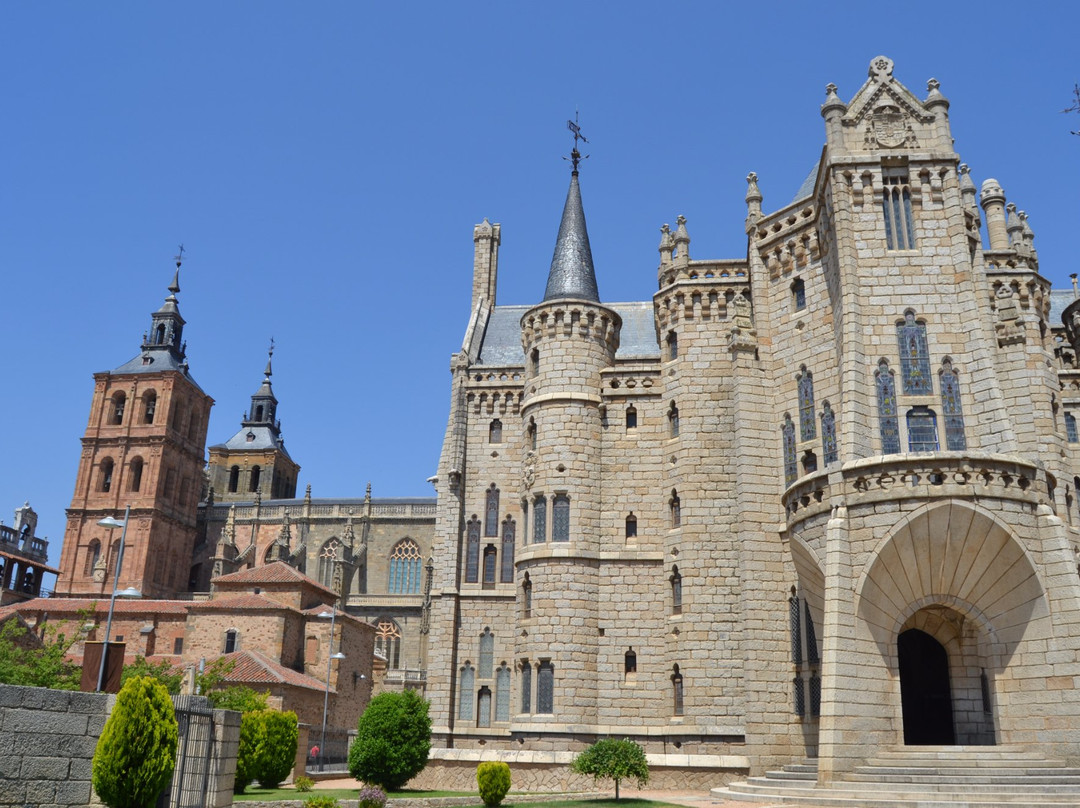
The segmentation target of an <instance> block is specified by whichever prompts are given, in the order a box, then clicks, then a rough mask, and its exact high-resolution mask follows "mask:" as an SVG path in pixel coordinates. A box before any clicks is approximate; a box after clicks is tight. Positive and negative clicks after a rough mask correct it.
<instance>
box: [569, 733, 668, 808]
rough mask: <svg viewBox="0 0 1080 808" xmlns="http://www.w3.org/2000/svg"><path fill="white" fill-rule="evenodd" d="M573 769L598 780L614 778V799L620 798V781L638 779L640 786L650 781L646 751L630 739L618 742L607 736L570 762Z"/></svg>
mask: <svg viewBox="0 0 1080 808" xmlns="http://www.w3.org/2000/svg"><path fill="white" fill-rule="evenodd" d="M570 770H571V771H573V772H576V773H577V774H588V775H592V776H593V777H595V778H596V779H597V780H599V779H601V778H604V779H609V778H610V779H612V780H614V781H615V799H616V800H618V799H619V781H620V780H624V779H632V780H637V784H638V788H642V787H643V786H644V785H645V784H646V783H648V782H649V764H648V762H646V760H645V750H644V749H642V748H641V747H640V746H638V745H637V744H636V743H634V742H633V741H631V740H629V739H624V740H621V741H617V740H615V739H614V738H605V739H604V740H602V741H597V742H596V743H594V744H593V745H592V746H590V747H589V748H588V749H586V750H585V751H584V752H582V753H581V754H580V755H578V756H577V757H576V758H574V762H573V763H571V764H570Z"/></svg>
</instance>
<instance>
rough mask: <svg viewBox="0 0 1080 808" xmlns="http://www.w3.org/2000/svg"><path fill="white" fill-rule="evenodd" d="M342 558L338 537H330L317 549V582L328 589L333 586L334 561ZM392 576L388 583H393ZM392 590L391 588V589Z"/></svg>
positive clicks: (392, 562)
mask: <svg viewBox="0 0 1080 808" xmlns="http://www.w3.org/2000/svg"><path fill="white" fill-rule="evenodd" d="M341 558H343V555H342V547H341V542H340V541H338V539H337V538H336V537H335V538H331V539H329V540H327V542H326V543H325V544H324V545H323V546H322V549H321V550H319V583H321V584H322V585H323V586H325V587H327V588H328V589H330V588H333V585H334V562H335V561H338V560H339V559H341ZM393 564H394V560H393V556H391V560H390V565H391V567H392V566H393ZM393 579H394V576H393V573H391V576H390V584H391V586H393V585H394V580H393ZM391 591H393V590H391Z"/></svg>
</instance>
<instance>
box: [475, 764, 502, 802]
mask: <svg viewBox="0 0 1080 808" xmlns="http://www.w3.org/2000/svg"><path fill="white" fill-rule="evenodd" d="M476 784H477V786H479V787H480V799H482V800H483V801H484V805H486V806H488V808H495V806H496V805H498V804H499V803H501V802H502V801H503V797H505V796H506V792H508V791H509V790H510V767H509V766H508V765H506V764H505V763H503V762H502V761H501V760H489V761H487V762H485V763H481V764H480V765H479V766H477V767H476Z"/></svg>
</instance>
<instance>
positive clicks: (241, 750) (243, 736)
mask: <svg viewBox="0 0 1080 808" xmlns="http://www.w3.org/2000/svg"><path fill="white" fill-rule="evenodd" d="M261 723H262V722H261V720H260V719H259V713H257V712H251V713H244V714H243V715H242V716H241V717H240V745H239V747H238V748H237V750H236V779H235V780H233V791H234V792H235V793H237V794H243V793H244V789H245V788H247V787H248V786H249V785H251V781H252V780H254V779H255V749H256V747H257V746H258V741H259V727H260V725H261Z"/></svg>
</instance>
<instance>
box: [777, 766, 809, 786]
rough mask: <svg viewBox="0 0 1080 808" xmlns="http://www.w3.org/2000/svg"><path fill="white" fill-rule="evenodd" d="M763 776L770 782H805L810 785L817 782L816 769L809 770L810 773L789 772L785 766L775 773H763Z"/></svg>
mask: <svg viewBox="0 0 1080 808" xmlns="http://www.w3.org/2000/svg"><path fill="white" fill-rule="evenodd" d="M765 776H766V777H767V778H769V779H770V780H806V781H807V782H810V783H816V782H817V769H811V770H810V771H794V772H793V771H789V770H788V767H787V766H785V767H784V768H783V769H778V770H775V771H768V772H765Z"/></svg>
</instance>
